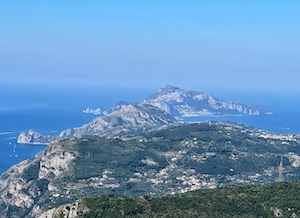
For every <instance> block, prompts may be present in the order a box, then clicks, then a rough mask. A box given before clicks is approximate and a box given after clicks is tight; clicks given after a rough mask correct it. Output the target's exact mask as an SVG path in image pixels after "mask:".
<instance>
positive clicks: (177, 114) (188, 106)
mask: <svg viewBox="0 0 300 218" xmlns="http://www.w3.org/2000/svg"><path fill="white" fill-rule="evenodd" d="M83 112H84V113H92V114H95V115H99V116H98V117H96V118H95V119H94V120H92V121H91V122H90V123H87V124H85V125H83V126H81V127H75V128H70V129H67V130H64V131H62V132H61V133H60V134H58V135H57V136H51V135H47V136H43V135H41V134H40V133H38V132H36V131H34V130H30V131H29V132H28V133H26V132H22V133H20V135H19V137H18V140H17V142H18V143H20V144H45V143H50V141H52V140H55V139H61V138H71V137H76V136H82V135H102V136H116V135H124V134H137V133H141V132H145V131H149V130H153V129H155V128H159V127H161V126H163V125H174V124H176V123H178V121H182V119H183V118H187V117H198V116H228V115H230V116H241V115H243V116H252V115H261V114H265V113H266V112H265V110H264V109H263V107H254V106H250V105H243V104H240V103H236V102H233V101H225V100H220V99H217V98H215V97H213V96H212V95H209V94H207V93H205V92H200V91H186V90H182V89H180V88H177V87H174V86H171V85H167V86H165V87H163V88H161V89H160V90H159V91H158V92H157V93H155V94H152V95H150V96H148V97H147V98H146V99H145V100H144V101H143V102H141V103H137V104H132V103H129V102H124V101H120V102H119V103H118V104H117V105H115V106H113V107H111V108H110V109H109V110H107V111H102V110H101V109H100V108H96V109H91V108H87V109H85V110H83ZM100 115H101V116H100Z"/></svg>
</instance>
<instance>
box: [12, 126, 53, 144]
mask: <svg viewBox="0 0 300 218" xmlns="http://www.w3.org/2000/svg"><path fill="white" fill-rule="evenodd" d="M54 139H55V136H50V135H47V136H44V135H42V134H40V133H38V132H36V131H34V130H32V129H30V130H29V131H28V132H27V133H25V132H21V133H20V134H19V136H18V139H17V142H18V143H19V144H49V142H50V141H52V140H54Z"/></svg>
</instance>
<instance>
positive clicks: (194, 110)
mask: <svg viewBox="0 0 300 218" xmlns="http://www.w3.org/2000/svg"><path fill="white" fill-rule="evenodd" d="M145 102H146V103H147V104H151V105H154V106H156V107H158V108H160V109H161V110H163V111H166V112H168V113H169V114H171V115H172V116H175V117H193V116H211V115H230V114H236V115H241V114H242V115H259V114H262V113H264V111H263V110H262V109H258V108H255V107H252V106H248V105H243V104H240V103H236V102H232V101H224V100H220V99H217V98H215V97H213V96H211V95H209V94H207V93H205V92H199V91H186V90H181V89H179V88H177V87H173V86H170V85H169V86H166V87H164V88H162V89H160V90H159V91H158V92H157V93H155V94H153V95H151V96H149V97H148V98H146V100H145Z"/></svg>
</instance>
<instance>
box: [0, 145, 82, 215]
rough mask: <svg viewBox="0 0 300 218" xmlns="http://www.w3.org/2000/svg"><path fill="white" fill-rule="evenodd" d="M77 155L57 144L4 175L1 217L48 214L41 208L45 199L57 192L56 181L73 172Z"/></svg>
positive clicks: (0, 193) (1, 179)
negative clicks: (39, 203)
mask: <svg viewBox="0 0 300 218" xmlns="http://www.w3.org/2000/svg"><path fill="white" fill-rule="evenodd" d="M76 155H77V154H76V153H75V152H68V151H65V150H64V149H63V147H62V146H61V144H59V142H58V141H54V142H53V143H52V144H50V145H49V146H48V148H47V149H46V150H45V151H44V152H43V153H42V154H41V155H40V156H37V157H36V158H34V159H31V160H26V161H23V162H21V163H19V164H17V165H15V166H13V167H11V168H10V169H9V170H7V171H6V172H4V173H3V174H2V175H1V176H0V196H1V198H0V209H3V211H2V212H1V213H0V217H19V215H20V214H22V217H23V216H25V215H26V214H27V213H28V212H30V214H27V215H28V217H35V216H36V214H40V213H41V211H45V209H42V208H40V206H39V205H38V202H39V200H40V199H41V196H43V195H44V194H45V193H47V192H49V191H53V190H56V189H57V188H56V185H55V184H52V181H53V180H55V179H56V180H57V179H59V178H60V176H61V175H62V174H64V173H65V172H69V171H71V170H72V162H73V160H74V159H75V157H76ZM4 205H5V206H4Z"/></svg>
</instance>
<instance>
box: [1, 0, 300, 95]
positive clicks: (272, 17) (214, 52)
mask: <svg viewBox="0 0 300 218" xmlns="http://www.w3.org/2000/svg"><path fill="white" fill-rule="evenodd" d="M299 10H300V1H299V0H297V1H296V0H295V1H293V0H289V1H282V0H252V1H240V0H236V1H232V0H226V1H224V0H206V1H205V0H202V1H201V0H188V1H183V0H181V1H177V0H145V1H141V0H139V1H131V0H128V1H124V0H119V1H114V0H109V1H104V0H103V1H100V0H98V1H92V0H90V1H83V0H81V1H77V0H69V1H68V0H64V1H62V0H48V1H45V0H43V1H42V0H36V1H32V0H26V1H21V0H20V1H15V0H1V1H0V75H1V80H0V81H2V82H4V83H33V84H38V83H39V84H47V83H48V84H49V83H50V84H56V83H60V84H64V83H68V84H78V83H83V84H87V85H89V84H92V85H99V86H123V87H160V86H163V85H165V84H173V85H175V86H180V87H183V88H191V89H192V88H193V89H198V90H201V89H202V88H203V89H212V88H218V89H224V90H226V89H234V90H248V91H249V90H266V91H289V92H294V91H299V92H300V85H299V83H300V13H299Z"/></svg>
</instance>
